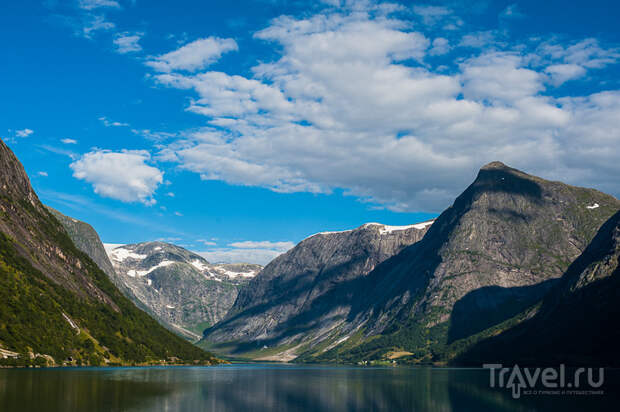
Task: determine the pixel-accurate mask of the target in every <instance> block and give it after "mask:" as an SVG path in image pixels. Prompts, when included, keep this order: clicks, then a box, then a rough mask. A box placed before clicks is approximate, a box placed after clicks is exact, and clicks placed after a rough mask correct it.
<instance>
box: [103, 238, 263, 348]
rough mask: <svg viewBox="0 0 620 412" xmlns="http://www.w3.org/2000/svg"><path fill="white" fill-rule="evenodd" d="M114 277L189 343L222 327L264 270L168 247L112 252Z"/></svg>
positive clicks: (114, 249) (143, 245)
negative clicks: (207, 330) (242, 291)
mask: <svg viewBox="0 0 620 412" xmlns="http://www.w3.org/2000/svg"><path fill="white" fill-rule="evenodd" d="M107 252H108V256H109V257H110V261H111V262H112V265H113V266H114V269H115V272H116V273H115V276H114V278H113V280H114V282H115V283H116V285H117V286H118V287H119V288H120V289H121V290H123V291H124V292H125V293H126V294H127V295H128V296H129V297H130V298H131V299H132V300H133V301H134V302H135V303H136V304H137V305H138V306H140V307H142V308H144V309H145V310H147V311H148V312H149V313H151V314H153V316H155V317H156V318H157V319H158V320H159V321H160V322H162V323H163V324H164V325H166V326H168V327H169V328H171V329H173V330H175V331H177V332H180V333H182V334H183V335H184V336H187V337H188V338H190V339H198V338H199V337H200V336H201V333H202V330H204V329H205V328H206V327H208V326H211V325H213V324H215V323H216V322H218V321H219V320H220V319H222V318H223V317H224V315H226V313H227V312H228V310H229V309H230V308H231V307H232V305H233V303H234V302H235V299H236V298H237V294H238V292H239V288H240V287H242V286H243V285H245V284H247V282H248V281H249V280H250V279H251V278H253V277H254V276H256V275H257V274H258V272H260V270H261V269H262V267H261V266H259V265H254V264H217V265H212V264H210V263H209V262H208V261H207V260H206V259H204V258H203V257H201V256H200V255H197V254H195V253H193V252H190V251H188V250H186V249H183V248H181V247H178V246H175V245H172V244H168V243H163V242H145V243H138V244H134V245H123V246H117V247H110V246H108V247H107Z"/></svg>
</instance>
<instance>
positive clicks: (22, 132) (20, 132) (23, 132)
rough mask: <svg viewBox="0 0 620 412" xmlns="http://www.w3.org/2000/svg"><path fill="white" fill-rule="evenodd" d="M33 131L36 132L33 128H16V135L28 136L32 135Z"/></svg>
mask: <svg viewBox="0 0 620 412" xmlns="http://www.w3.org/2000/svg"><path fill="white" fill-rule="evenodd" d="M33 133H34V131H33V130H31V129H22V130H16V131H15V135H16V136H17V137H28V136H30V135H31V134H33Z"/></svg>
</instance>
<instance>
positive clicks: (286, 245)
mask: <svg viewBox="0 0 620 412" xmlns="http://www.w3.org/2000/svg"><path fill="white" fill-rule="evenodd" d="M229 246H231V247H234V248H238V249H273V250H276V251H280V252H286V251H287V250H289V249H291V248H293V247H294V246H295V244H294V243H293V242H270V241H268V240H262V241H251V240H246V241H243V242H234V243H231V244H229Z"/></svg>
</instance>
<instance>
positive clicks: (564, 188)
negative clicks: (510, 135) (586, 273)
mask: <svg viewBox="0 0 620 412" xmlns="http://www.w3.org/2000/svg"><path fill="white" fill-rule="evenodd" d="M619 208H620V202H619V201H618V200H617V199H615V198H614V197H613V196H609V195H606V194H604V193H601V192H598V191H596V190H593V189H585V188H578V187H573V186H569V185H566V184H563V183H560V182H551V181H546V180H544V179H541V178H538V177H535V176H531V175H528V174H526V173H523V172H521V171H518V170H515V169H512V168H510V167H508V166H506V165H504V164H502V163H499V162H494V163H491V164H488V165H486V166H485V167H483V168H482V169H481V170H480V172H479V174H478V177H477V178H476V180H475V181H474V183H473V184H472V185H471V186H470V187H468V188H467V190H465V192H464V193H463V194H461V195H460V196H459V197H458V198H457V199H456V200H455V202H454V204H453V205H452V206H451V207H450V208H448V209H447V210H446V211H445V212H443V213H442V214H441V215H440V216H439V218H437V220H436V221H435V223H434V224H433V225H432V226H431V228H430V229H429V231H428V233H427V234H426V236H425V237H424V239H423V240H422V241H420V242H418V243H416V244H414V245H412V246H410V247H408V248H406V249H405V250H404V251H403V252H401V253H400V254H399V255H398V256H395V257H394V258H392V259H389V260H387V261H386V262H384V263H383V264H382V265H379V266H378V267H377V268H376V269H375V270H374V271H373V272H372V273H370V274H369V275H368V276H367V277H366V279H365V280H366V289H368V290H373V292H372V293H371V294H369V295H368V296H367V297H361V298H359V299H357V304H356V307H355V311H353V312H352V316H354V318H355V320H354V321H352V322H353V323H354V324H356V323H357V324H359V325H361V326H363V328H364V338H363V339H361V340H360V341H361V342H362V343H360V342H359V341H358V342H355V344H353V343H347V342H344V343H342V344H341V345H340V346H339V347H337V348H334V349H333V350H332V351H328V352H327V353H323V354H321V355H319V358H318V359H320V360H333V359H335V358H336V357H337V356H338V357H339V358H340V359H342V358H343V357H344V358H347V359H350V360H357V359H381V358H384V357H385V356H386V353H388V352H389V351H392V350H401V351H404V352H409V356H410V357H411V358H412V359H424V360H431V359H433V360H444V359H449V358H450V357H451V356H453V353H452V351H455V350H457V349H459V348H460V347H461V346H462V345H469V344H471V342H470V341H469V340H470V339H473V337H475V336H476V335H477V334H479V333H480V332H482V331H484V330H487V329H489V328H492V327H494V326H495V325H497V324H500V323H502V322H504V321H505V320H507V319H509V318H511V317H513V316H515V315H516V314H518V313H520V312H521V311H523V310H524V309H526V308H527V307H529V306H531V305H532V304H535V303H536V302H538V301H539V300H540V299H541V298H542V297H543V296H544V294H545V293H546V292H548V290H549V289H550V288H551V287H552V286H553V284H554V283H555V282H556V280H557V279H558V278H559V277H560V276H561V275H562V274H563V273H564V271H565V270H566V269H567V268H568V266H569V264H570V263H571V262H572V261H573V260H574V259H575V258H576V257H577V256H579V254H580V253H581V252H582V251H583V250H584V249H585V248H586V246H587V245H588V244H589V242H590V241H591V240H592V238H593V237H594V235H595V233H596V231H597V230H598V229H599V228H600V226H601V225H602V224H603V223H604V222H605V221H606V220H607V219H608V218H609V217H610V216H611V215H613V214H614V213H615V212H616V211H617V210H618V209H619Z"/></svg>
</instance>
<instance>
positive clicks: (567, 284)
mask: <svg viewBox="0 0 620 412" xmlns="http://www.w3.org/2000/svg"><path fill="white" fill-rule="evenodd" d="M619 230H620V212H617V213H616V214H615V215H614V216H613V217H612V218H611V219H609V220H608V221H607V222H606V223H605V224H604V225H603V226H602V227H601V229H600V230H599V232H598V233H597V235H596V236H595V237H594V239H593V240H592V242H591V243H590V245H589V246H588V247H587V248H586V250H585V251H584V252H583V253H582V254H581V256H579V258H577V259H576V260H575V261H574V262H573V263H572V264H571V266H570V267H569V268H568V270H567V271H566V273H565V274H564V276H562V278H561V279H560V281H559V282H558V283H557V284H556V286H555V287H554V288H553V289H552V290H551V291H550V292H549V293H548V295H547V296H546V297H545V298H544V300H543V303H542V305H541V308H540V310H539V311H538V312H537V313H536V314H535V315H534V316H533V317H532V318H530V319H528V320H525V321H524V322H522V323H520V324H518V325H516V326H515V327H513V328H511V329H508V330H506V331H504V332H503V333H501V334H499V335H497V336H493V337H490V338H487V339H485V340H483V341H481V342H479V343H477V344H476V345H475V346H474V347H472V348H471V349H470V350H468V351H467V352H465V353H464V354H462V355H460V356H459V358H458V359H457V360H456V362H455V363H457V364H462V365H478V366H479V365H481V364H482V363H490V362H497V363H503V364H515V363H518V364H519V365H522V366H523V365H547V364H551V365H557V364H559V363H564V364H567V365H587V366H595V365H601V366H614V367H617V366H619V365H620V359H618V346H617V345H618V341H619V340H620V326H619V325H620V324H619V321H618V320H619V319H620V257H619V254H618V244H617V242H618V233H619Z"/></svg>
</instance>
